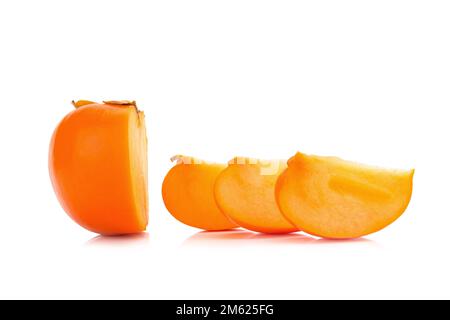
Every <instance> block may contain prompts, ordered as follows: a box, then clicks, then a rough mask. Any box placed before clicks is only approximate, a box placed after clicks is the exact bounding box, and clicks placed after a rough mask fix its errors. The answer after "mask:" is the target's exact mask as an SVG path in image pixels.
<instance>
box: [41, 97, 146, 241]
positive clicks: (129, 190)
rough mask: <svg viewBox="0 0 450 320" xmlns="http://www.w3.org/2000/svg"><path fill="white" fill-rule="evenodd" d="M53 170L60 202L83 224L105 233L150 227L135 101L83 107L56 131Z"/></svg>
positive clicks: (141, 125)
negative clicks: (132, 102)
mask: <svg viewBox="0 0 450 320" xmlns="http://www.w3.org/2000/svg"><path fill="white" fill-rule="evenodd" d="M49 170H50V176H51V180H52V184H53V187H54V189H55V192H56V194H57V197H58V199H59V201H60V203H61V205H62V206H63V208H64V209H65V211H66V212H67V213H68V214H69V215H70V216H71V217H72V218H73V219H74V220H75V221H76V222H77V223H78V224H80V225H81V226H83V227H85V228H86V229H88V230H91V231H93V232H96V233H100V234H104V235H117V234H128V233H136V232H140V231H144V230H145V228H146V226H147V221H148V205H147V203H148V195H147V139H146V130H145V123H144V114H143V113H142V112H138V110H137V109H136V108H135V107H134V106H131V105H113V104H85V105H82V106H78V109H76V110H74V111H72V112H71V113H69V114H68V115H67V116H66V117H65V118H64V119H63V120H62V121H61V123H60V124H59V125H58V127H57V128H56V130H55V132H54V134H53V137H52V141H51V144H50V153H49Z"/></svg>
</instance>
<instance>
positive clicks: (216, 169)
mask: <svg viewBox="0 0 450 320" xmlns="http://www.w3.org/2000/svg"><path fill="white" fill-rule="evenodd" d="M172 161H176V164H175V165H174V166H173V167H172V168H171V169H170V171H169V172H168V173H167V175H166V177H165V178H164V182H163V185H162V197H163V200H164V204H165V206H166V208H167V210H168V211H169V212H170V213H171V214H172V216H174V217H175V218H176V219H177V220H179V221H181V222H183V223H184V224H187V225H189V226H191V227H195V228H199V229H204V230H210V231H218V230H227V229H232V228H235V227H237V225H236V223H234V222H232V221H231V220H230V219H229V218H228V217H227V216H226V215H225V214H224V213H222V211H221V210H220V209H219V208H218V206H217V204H216V202H215V200H214V183H215V181H216V178H217V176H218V175H219V173H220V172H221V171H222V170H223V169H225V167H226V165H225V164H218V163H207V162H205V161H202V160H199V159H196V158H193V157H187V156H175V157H172Z"/></svg>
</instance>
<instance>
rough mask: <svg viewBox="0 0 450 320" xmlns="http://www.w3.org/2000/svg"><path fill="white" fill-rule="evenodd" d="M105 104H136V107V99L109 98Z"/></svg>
mask: <svg viewBox="0 0 450 320" xmlns="http://www.w3.org/2000/svg"><path fill="white" fill-rule="evenodd" d="M103 103H104V104H114V105H118V106H135V107H136V101H134V100H107V101H103Z"/></svg>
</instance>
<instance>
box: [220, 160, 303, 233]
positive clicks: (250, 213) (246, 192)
mask: <svg viewBox="0 0 450 320" xmlns="http://www.w3.org/2000/svg"><path fill="white" fill-rule="evenodd" d="M286 166H287V165H286V161H282V160H271V161H266V160H258V159H250V158H241V157H236V158H234V159H232V160H231V161H229V163H228V167H227V168H226V169H225V170H223V171H222V172H221V173H220V174H219V176H218V177H217V180H216V183H215V186H214V195H215V199H216V202H217V205H218V206H219V208H220V209H221V210H222V212H224V213H225V214H226V215H227V216H228V217H230V219H231V220H233V221H235V222H236V223H237V224H238V225H240V226H241V227H243V228H246V229H249V230H252V231H256V232H262V233H290V232H294V231H298V228H296V227H295V226H293V225H292V224H291V223H290V222H289V221H287V220H286V219H285V218H284V216H283V215H282V213H281V212H280V210H279V209H278V206H277V204H276V201H275V183H276V181H277V179H278V176H279V175H280V174H281V173H282V172H283V171H284V169H286Z"/></svg>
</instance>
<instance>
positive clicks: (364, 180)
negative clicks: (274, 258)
mask: <svg viewBox="0 0 450 320" xmlns="http://www.w3.org/2000/svg"><path fill="white" fill-rule="evenodd" d="M413 175H414V170H408V171H403V170H387V169H381V168H377V167H371V166H366V165H362V164H357V163H353V162H349V161H345V160H342V159H339V158H335V157H319V156H310V155H305V154H302V153H297V154H296V155H295V156H294V157H292V158H291V159H289V161H288V168H287V169H286V170H285V171H284V172H283V173H282V174H281V175H280V177H279V179H278V181H277V184H276V186H275V198H276V201H277V203H278V206H279V208H280V210H281V212H282V213H283V215H284V216H285V217H286V218H287V219H288V220H289V221H291V222H292V223H293V224H294V225H295V226H297V227H298V228H299V229H301V230H303V231H305V232H307V233H309V234H312V235H316V236H320V237H324V238H331V239H349V238H357V237H361V236H364V235H368V234H371V233H373V232H376V231H379V230H381V229H383V228H385V227H386V226H388V225H389V224H391V223H392V222H394V221H395V220H396V219H397V218H398V217H400V216H401V214H402V213H403V212H404V211H405V209H406V208H407V206H408V204H409V201H410V199H411V195H412V186H413Z"/></svg>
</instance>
